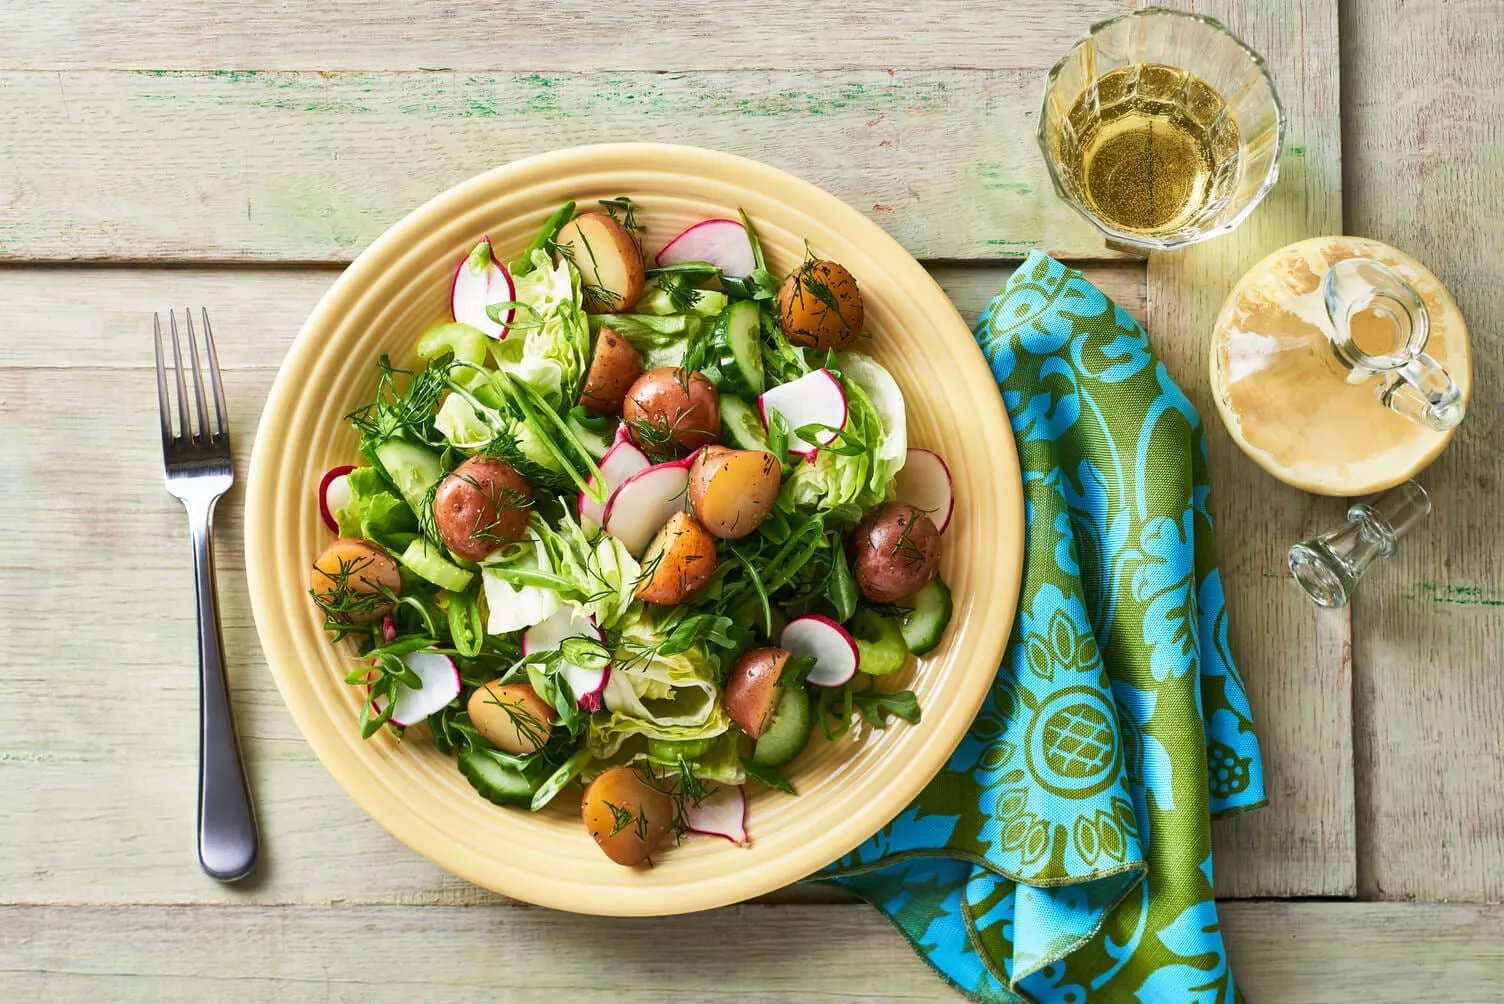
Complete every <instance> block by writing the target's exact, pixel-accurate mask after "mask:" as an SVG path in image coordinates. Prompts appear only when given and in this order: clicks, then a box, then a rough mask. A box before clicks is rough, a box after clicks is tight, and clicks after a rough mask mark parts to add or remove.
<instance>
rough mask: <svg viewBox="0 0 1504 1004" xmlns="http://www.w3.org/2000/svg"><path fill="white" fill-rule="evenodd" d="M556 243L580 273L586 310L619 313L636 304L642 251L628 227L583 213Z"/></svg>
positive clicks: (594, 312)
mask: <svg viewBox="0 0 1504 1004" xmlns="http://www.w3.org/2000/svg"><path fill="white" fill-rule="evenodd" d="M554 243H555V244H556V245H557V246H558V247H559V248H560V249H561V251H560V253H561V254H564V255H565V256H567V257H568V258H569V259H570V260H571V261H573V262H574V266H575V268H577V269H579V270H580V285H581V288H582V289H583V290H584V293H585V309H586V310H587V311H589V312H590V313H592V314H619V313H621V312H622V311H625V310H630V309H631V308H632V306H633V305H634V304H635V303H637V298H638V297H639V296H641V295H642V283H643V278H644V276H643V266H642V252H641V251H640V250H638V248H637V242H636V241H635V240H633V239H632V234H631V232H630V231H628V230H627V228H626V227H624V226H622V225H621V224H620V223H618V222H616V221H615V220H613V219H612V218H611V217H609V216H607V215H606V214H605V213H584V214H582V215H580V216H576V217H575V218H574V219H572V220H570V221H569V222H568V223H566V224H564V226H563V227H561V228H560V230H559V235H558V236H557V237H556V238H554Z"/></svg>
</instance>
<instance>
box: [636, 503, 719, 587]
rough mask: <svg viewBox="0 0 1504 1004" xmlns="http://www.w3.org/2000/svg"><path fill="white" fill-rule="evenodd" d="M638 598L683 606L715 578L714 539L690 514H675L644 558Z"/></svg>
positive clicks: (654, 540)
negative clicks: (713, 576) (681, 604)
mask: <svg viewBox="0 0 1504 1004" xmlns="http://www.w3.org/2000/svg"><path fill="white" fill-rule="evenodd" d="M642 569H643V577H642V579H641V580H639V582H638V585H637V598H638V599H640V600H642V601H643V602H645V603H661V604H663V605H665V606H668V605H672V604H674V603H683V602H684V601H685V600H686V599H688V598H689V597H690V596H692V595H693V594H694V593H695V591H696V590H698V589H699V588H700V587H701V586H703V585H705V583H706V582H708V581H710V577H711V576H712V575H713V574H715V538H714V537H712V536H711V535H710V534H709V533H707V532H706V531H705V528H704V527H703V526H701V525H700V523H699V521H698V520H696V519H695V518H694V517H693V516H691V515H690V514H689V513H687V512H676V513H674V514H673V515H672V516H670V517H669V520H668V522H667V523H665V524H663V529H661V530H659V531H658V535H657V536H656V537H654V538H653V540H652V543H650V544H648V549H647V550H646V551H645V552H643V555H642Z"/></svg>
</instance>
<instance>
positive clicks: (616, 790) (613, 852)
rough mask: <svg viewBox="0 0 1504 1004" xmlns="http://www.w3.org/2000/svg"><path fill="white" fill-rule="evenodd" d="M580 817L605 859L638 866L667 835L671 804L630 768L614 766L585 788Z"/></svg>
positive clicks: (671, 815)
mask: <svg viewBox="0 0 1504 1004" xmlns="http://www.w3.org/2000/svg"><path fill="white" fill-rule="evenodd" d="M580 815H581V816H582V817H583V818H584V820H585V829H587V830H589V831H590V835H591V836H592V837H594V838H595V842H596V843H597V844H599V845H600V848H601V850H602V851H604V852H605V853H606V857H608V858H610V859H611V860H612V861H615V862H616V863H617V864H619V865H627V866H632V865H640V864H642V863H643V862H644V861H646V860H647V859H648V857H649V856H650V855H651V854H652V853H653V852H654V851H655V850H657V849H658V845H659V844H661V843H663V838H664V837H666V836H668V831H669V827H670V826H672V825H673V822H674V802H673V799H671V798H669V796H668V795H666V794H664V793H663V792H661V791H659V790H658V789H656V788H654V787H653V786H652V785H650V784H648V783H647V781H645V780H644V779H643V777H642V775H641V774H639V773H638V772H637V771H636V770H634V769H633V768H631V767H613V768H611V769H610V770H608V771H606V772H605V773H604V774H602V775H601V776H600V777H597V778H596V779H595V780H594V781H591V782H590V786H589V787H588V788H586V789H585V797H584V799H583V800H581V802H580Z"/></svg>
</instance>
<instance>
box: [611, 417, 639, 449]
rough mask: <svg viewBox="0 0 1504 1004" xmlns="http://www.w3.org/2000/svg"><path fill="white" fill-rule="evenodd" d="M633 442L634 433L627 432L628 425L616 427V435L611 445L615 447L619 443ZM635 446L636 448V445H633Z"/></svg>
mask: <svg viewBox="0 0 1504 1004" xmlns="http://www.w3.org/2000/svg"><path fill="white" fill-rule="evenodd" d="M631 442H632V433H631V432H629V431H628V430H627V423H626V422H623V423H621V424H620V425H618V426H617V427H616V435H615V436H613V437H612V439H611V445H612V446H615V445H616V444H617V443H631ZM633 445H634V446H635V445H636V444H635V443H633Z"/></svg>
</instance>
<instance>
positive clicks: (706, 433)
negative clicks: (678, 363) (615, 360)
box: [621, 366, 721, 459]
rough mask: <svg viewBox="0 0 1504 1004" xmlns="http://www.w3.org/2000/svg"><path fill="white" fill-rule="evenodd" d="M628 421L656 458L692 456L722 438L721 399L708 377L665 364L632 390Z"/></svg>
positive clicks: (639, 441)
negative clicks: (680, 455)
mask: <svg viewBox="0 0 1504 1004" xmlns="http://www.w3.org/2000/svg"><path fill="white" fill-rule="evenodd" d="M621 414H622V419H623V421H625V422H626V425H627V432H628V434H629V435H630V436H631V437H632V442H634V443H636V444H637V445H638V446H640V447H642V448H643V449H644V450H646V451H647V453H648V455H649V456H650V457H654V458H655V459H663V458H665V457H672V456H675V455H678V454H684V453H690V452H692V451H694V450H698V449H699V448H700V447H702V446H707V445H709V444H710V443H714V442H715V441H716V440H717V439H720V438H721V397H720V395H719V394H717V393H716V390H715V385H714V384H712V383H711V382H710V380H709V378H708V377H706V376H705V374H703V373H699V372H696V371H694V370H687V369H674V368H672V367H668V366H664V367H661V368H659V369H656V370H648V371H647V372H646V373H644V374H643V375H642V376H640V377H638V378H637V381H636V382H635V383H634V384H632V387H631V389H630V390H628V391H627V397H626V400H625V401H624V402H623V403H622V409H621Z"/></svg>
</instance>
